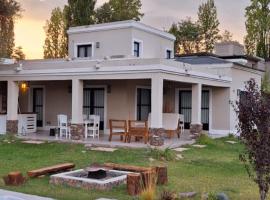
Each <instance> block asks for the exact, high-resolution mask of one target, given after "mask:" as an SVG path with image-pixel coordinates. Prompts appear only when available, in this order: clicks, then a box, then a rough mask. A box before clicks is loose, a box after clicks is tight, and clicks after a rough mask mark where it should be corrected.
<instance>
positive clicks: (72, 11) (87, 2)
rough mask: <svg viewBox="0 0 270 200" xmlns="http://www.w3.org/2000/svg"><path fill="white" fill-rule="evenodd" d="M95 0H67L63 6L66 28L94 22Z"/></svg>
mask: <svg viewBox="0 0 270 200" xmlns="http://www.w3.org/2000/svg"><path fill="white" fill-rule="evenodd" d="M95 5H96V0H68V5H66V6H65V8H64V13H65V19H66V22H67V28H69V27H72V26H84V25H90V24H93V23H94V15H95V10H94V9H95Z"/></svg>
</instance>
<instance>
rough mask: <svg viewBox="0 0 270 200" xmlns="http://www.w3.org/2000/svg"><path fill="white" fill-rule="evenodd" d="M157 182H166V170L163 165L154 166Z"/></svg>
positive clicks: (161, 183) (163, 183)
mask: <svg viewBox="0 0 270 200" xmlns="http://www.w3.org/2000/svg"><path fill="white" fill-rule="evenodd" d="M156 174H157V184H158V185H165V184H167V183H168V170H167V167H165V166H158V167H156Z"/></svg>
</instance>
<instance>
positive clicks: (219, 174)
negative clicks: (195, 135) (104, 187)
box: [0, 137, 258, 200]
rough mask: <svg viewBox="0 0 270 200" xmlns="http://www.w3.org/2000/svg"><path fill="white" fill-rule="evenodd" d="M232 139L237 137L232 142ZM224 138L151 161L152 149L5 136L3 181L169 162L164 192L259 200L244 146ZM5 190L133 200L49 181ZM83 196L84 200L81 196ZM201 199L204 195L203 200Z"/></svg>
mask: <svg viewBox="0 0 270 200" xmlns="http://www.w3.org/2000/svg"><path fill="white" fill-rule="evenodd" d="M229 139H230V140H232V138H229ZM226 140H228V138H223V139H216V140H212V139H208V138H201V139H200V140H199V144H205V145H207V147H206V148H203V149H199V148H195V147H191V146H189V147H188V148H190V150H188V151H185V152H183V153H182V155H183V156H184V159H181V160H179V161H154V162H150V161H149V157H150V155H149V151H148V150H146V149H141V150H129V149H119V150H117V151H115V152H113V153H105V152H96V151H87V150H86V149H85V148H84V146H83V145H79V144H60V143H45V144H41V145H33V144H23V143H21V141H19V140H14V139H13V138H6V137H0V177H2V176H4V175H6V174H7V173H8V172H10V171H16V170H19V171H21V172H23V173H24V175H26V174H25V173H26V172H27V171H28V170H30V169H35V168H40V167H43V166H48V165H53V164H58V163H62V162H74V163H75V164H76V168H84V167H86V166H87V165H89V164H91V163H94V162H98V163H103V162H115V163H124V164H134V165H140V166H148V165H151V164H160V162H164V163H166V165H167V166H168V173H169V184H168V185H167V186H165V187H159V188H158V190H159V191H163V190H169V191H175V192H190V191H197V192H199V193H200V194H202V193H205V192H213V193H217V192H224V193H226V194H227V195H229V197H230V198H231V199H234V200H238V199H239V200H242V199H245V200H254V199H258V189H257V186H256V185H255V184H254V183H253V182H252V181H251V180H250V179H249V178H248V176H247V174H246V171H245V169H244V166H243V164H242V163H240V161H239V159H238V155H239V152H241V151H242V149H243V147H242V146H241V144H239V143H238V144H234V145H232V144H228V143H226V142H225V141H226ZM0 188H5V189H9V190H14V191H18V192H24V193H29V194H35V195H41V196H47V197H52V198H56V199H60V200H61V199H67V200H74V199H82V200H84V199H85V200H94V199H96V198H98V197H107V198H116V199H118V200H129V199H130V200H132V199H134V198H132V197H129V196H128V195H127V193H126V188H125V186H120V187H117V188H115V189H113V190H111V191H103V192H100V191H91V192H89V191H86V190H82V189H76V188H70V187H65V186H53V185H50V184H49V177H48V176H45V177H43V178H37V179H30V180H28V181H27V182H26V184H24V185H23V186H20V187H7V186H4V183H3V181H2V180H0ZM78 197H79V198H78ZM195 199H198V200H199V199H200V195H198V197H197V198H195Z"/></svg>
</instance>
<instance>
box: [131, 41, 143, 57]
mask: <svg viewBox="0 0 270 200" xmlns="http://www.w3.org/2000/svg"><path fill="white" fill-rule="evenodd" d="M140 45H141V44H140V42H136V41H135V42H134V44H133V48H134V56H135V57H140V53H141V52H140Z"/></svg>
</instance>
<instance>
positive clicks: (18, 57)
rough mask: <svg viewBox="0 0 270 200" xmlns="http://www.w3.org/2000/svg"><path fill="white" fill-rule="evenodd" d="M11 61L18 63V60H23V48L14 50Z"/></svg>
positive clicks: (19, 47)
mask: <svg viewBox="0 0 270 200" xmlns="http://www.w3.org/2000/svg"><path fill="white" fill-rule="evenodd" d="M11 57H12V58H13V59H15V60H17V61H19V60H25V54H24V52H23V48H22V47H21V46H18V47H16V48H14V50H13V53H12V56H11Z"/></svg>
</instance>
